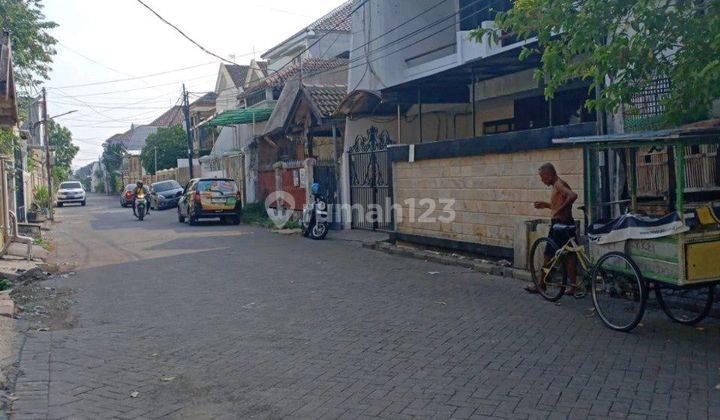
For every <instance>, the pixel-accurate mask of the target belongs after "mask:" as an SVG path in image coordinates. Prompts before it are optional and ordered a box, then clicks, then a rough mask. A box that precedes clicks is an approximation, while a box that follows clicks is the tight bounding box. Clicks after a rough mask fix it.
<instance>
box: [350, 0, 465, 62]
mask: <svg viewBox="0 0 720 420" xmlns="http://www.w3.org/2000/svg"><path fill="white" fill-rule="evenodd" d="M443 3H447V0H440V1H439V2H437V3H435V4H434V5H433V6H430V7H428V8H427V9H425V10H423V11H422V12H420V13H419V14H417V15H415V16H413V17H411V18H410V19H408V20H406V21H405V22H403V23H401V24H400V25H398V26H396V27H394V28H392V29H390V30H389V31H386V32H384V33H382V34H380V35H378V36H376V37H375V38H373V39H370V40H368V41H367V42H365V43H364V44H362V45H359V46H357V47H355V48H353V49H352V50H350V52H355V51H357V50H359V49H361V48H363V47H365V46H366V45H368V44H370V43H372V42H375V41H377V40H378V39H380V38H382V37H384V36H385V35H389V34H391V33H393V32H395V31H396V30H398V29H400V28H402V27H403V26H405V25H407V24H408V23H410V22H412V21H414V20H415V19H417V18H419V17H420V16H423V15H424V14H426V13H428V12H430V11H432V10H433V9H435V8H436V7H438V6H440V5H442V4H443ZM475 3H477V2H475Z"/></svg>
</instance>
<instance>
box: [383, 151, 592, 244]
mask: <svg viewBox="0 0 720 420" xmlns="http://www.w3.org/2000/svg"><path fill="white" fill-rule="evenodd" d="M545 162H551V163H552V164H553V165H555V167H556V169H557V170H558V174H559V175H560V177H561V178H563V179H564V180H565V181H566V182H568V183H569V184H570V186H571V187H572V188H573V189H574V190H575V191H576V192H577V193H578V195H579V196H580V198H579V199H578V202H577V203H576V205H575V207H577V206H578V205H579V204H580V203H582V201H583V152H582V149H581V148H567V149H558V148H552V149H544V150H532V151H525V152H517V153H507V154H486V155H479V156H471V157H458V158H443V159H427V160H420V161H416V162H412V163H409V162H395V163H394V164H393V187H394V195H395V203H396V205H399V206H401V207H402V211H403V216H404V217H403V220H402V221H398V222H397V223H396V230H397V232H399V233H402V234H409V235H419V236H426V237H433V238H440V239H449V240H453V241H462V242H472V243H478V244H482V245H488V246H494V247H502V248H514V247H515V244H518V242H517V240H519V241H520V243H522V242H523V241H524V238H516V235H525V234H526V233H525V230H524V229H523V227H522V226H523V225H524V222H525V221H527V220H532V219H543V218H549V217H550V213H549V211H548V210H536V209H535V208H533V202H535V201H549V199H550V189H549V188H548V187H546V186H545V185H543V184H542V182H540V179H539V177H538V173H537V172H538V168H539V167H540V165H542V164H543V163H545ZM412 198H414V199H415V205H414V207H415V210H414V212H415V215H421V214H423V212H425V210H426V209H427V208H428V207H427V206H424V207H423V206H421V205H420V202H419V201H420V199H423V198H430V199H434V200H439V199H441V198H445V199H447V198H452V199H455V200H456V201H455V206H454V209H455V211H456V212H457V216H456V218H455V221H454V222H452V223H440V222H435V223H427V222H422V221H415V222H412V221H409V220H408V218H407V215H408V214H409V212H410V208H409V204H411V203H408V202H406V200H407V199H412ZM441 209H442V207H441V206H438V209H437V210H436V211H435V212H434V213H433V214H432V215H433V216H437V215H440V214H442V212H441ZM574 213H575V217H576V218H577V219H578V220H581V218H582V214H581V212H579V211H578V210H575V211H574Z"/></svg>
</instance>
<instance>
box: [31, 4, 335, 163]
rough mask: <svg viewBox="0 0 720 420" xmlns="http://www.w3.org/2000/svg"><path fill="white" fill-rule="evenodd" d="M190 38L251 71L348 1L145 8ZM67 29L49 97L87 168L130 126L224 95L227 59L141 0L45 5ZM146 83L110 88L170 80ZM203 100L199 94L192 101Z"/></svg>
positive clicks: (61, 30) (62, 31) (58, 32)
mask: <svg viewBox="0 0 720 420" xmlns="http://www.w3.org/2000/svg"><path fill="white" fill-rule="evenodd" d="M145 3H147V4H148V5H150V6H151V7H153V8H154V9H155V10H156V11H157V12H158V13H160V14H161V15H162V16H163V17H165V18H166V19H167V20H169V21H170V22H172V23H174V24H175V25H177V26H178V27H180V28H181V29H182V30H183V31H184V32H185V33H186V34H188V35H189V36H190V37H191V38H193V39H195V40H196V41H197V42H199V43H200V44H202V45H203V46H205V47H206V48H208V49H209V50H211V51H213V52H215V53H216V54H219V55H220V56H225V57H229V56H230V55H234V56H235V60H234V61H235V62H237V63H239V64H246V63H248V62H249V61H250V60H251V59H252V58H253V52H255V56H256V58H258V59H259V58H260V55H261V54H262V53H263V52H264V51H266V50H267V49H268V48H270V47H272V46H274V45H276V44H278V43H279V42H281V41H283V40H285V39H286V38H287V37H289V36H290V35H292V34H294V33H296V32H297V31H299V30H300V29H302V28H303V27H305V26H307V25H308V24H309V23H311V22H312V21H314V20H315V19H317V18H319V17H320V16H322V15H323V14H325V13H327V12H328V11H330V10H332V9H333V8H334V7H337V6H338V5H340V4H342V3H343V1H342V0H312V1H297V0H294V1H293V0H204V1H189V0H145ZM45 14H46V16H47V18H48V19H50V20H53V21H55V22H57V23H58V24H59V25H60V26H59V27H58V28H56V29H55V30H53V35H54V36H55V37H56V38H57V39H58V40H59V42H60V43H59V45H58V46H57V50H58V53H57V55H56V56H55V62H54V64H53V71H52V73H51V77H50V80H49V81H48V82H47V88H48V109H49V110H48V112H49V114H50V116H54V115H57V114H61V113H63V112H66V111H70V110H78V112H76V113H73V114H71V115H68V116H66V117H60V118H58V120H57V121H58V122H60V123H61V124H63V125H65V126H67V127H68V128H70V130H71V131H72V133H73V138H74V140H75V143H76V144H77V145H78V146H80V152H79V153H78V156H77V157H76V158H75V161H74V162H73V166H74V167H76V168H77V167H80V166H83V165H85V164H87V163H90V162H91V161H93V160H96V159H97V157H98V156H99V154H100V153H101V151H102V147H101V144H102V143H103V141H105V139H107V138H108V137H110V136H111V135H113V134H115V133H119V132H123V131H126V130H127V129H129V128H130V124H131V123H136V124H143V123H148V122H150V121H152V120H153V119H155V118H156V117H157V116H159V115H160V114H162V113H163V112H164V111H165V110H167V109H168V108H169V107H171V106H172V105H174V104H175V103H176V102H177V101H178V100H179V98H180V91H181V89H182V83H183V82H184V83H185V84H186V86H187V88H188V90H189V91H190V92H207V91H211V90H213V89H214V88H215V78H216V76H217V70H218V65H219V60H217V59H215V58H213V57H211V56H209V55H207V54H205V53H203V52H202V51H201V50H200V49H198V48H197V47H195V46H194V45H193V44H191V43H190V42H189V41H187V40H186V39H184V38H182V37H181V36H180V34H178V33H177V32H175V30H174V29H172V28H170V27H169V26H167V25H165V24H164V23H162V22H161V21H160V20H159V19H158V18H157V17H155V16H154V15H153V14H152V13H150V11H148V10H147V9H145V8H144V7H143V6H142V5H141V4H140V3H138V2H137V1H136V0H100V1H99V0H45ZM187 67H193V68H188V69H186V70H180V71H173V72H169V73H166V74H162V75H157V76H151V77H145V78H143V79H139V80H131V81H119V82H113V83H103V84H98V85H93V86H76V85H83V84H88V83H95V82H106V81H113V80H117V79H127V78H130V77H137V76H145V75H151V74H155V73H164V72H168V71H171V70H177V69H181V68H187ZM196 97H197V96H193V95H191V97H190V99H191V101H192V99H193V98H196Z"/></svg>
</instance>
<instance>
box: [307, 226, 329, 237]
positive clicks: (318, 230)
mask: <svg viewBox="0 0 720 420" xmlns="http://www.w3.org/2000/svg"><path fill="white" fill-rule="evenodd" d="M328 230H329V229H328V224H327V223H315V224H314V225H313V227H312V229H310V237H311V238H312V239H315V240H320V239H325V236H326V235H327V233H328Z"/></svg>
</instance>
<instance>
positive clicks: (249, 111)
mask: <svg viewBox="0 0 720 420" xmlns="http://www.w3.org/2000/svg"><path fill="white" fill-rule="evenodd" d="M272 112H273V108H245V109H232V110H230V111H225V112H223V113H221V114H218V115H216V116H215V117H214V118H213V119H211V120H210V121H208V122H207V123H206V124H205V125H208V126H215V127H227V126H232V125H237V124H250V123H253V122H260V121H267V120H268V119H269V118H270V115H272Z"/></svg>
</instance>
